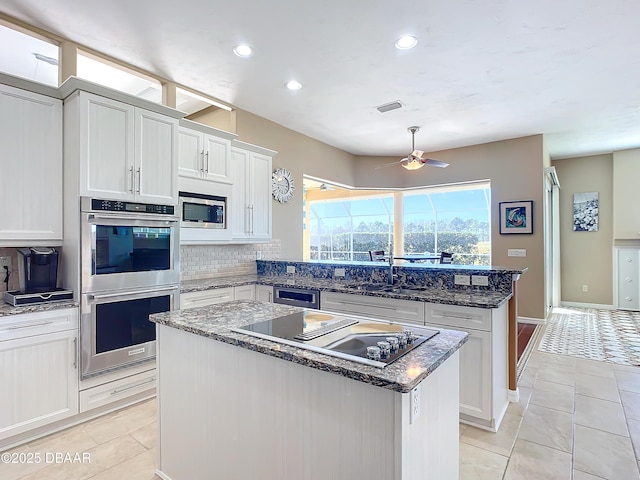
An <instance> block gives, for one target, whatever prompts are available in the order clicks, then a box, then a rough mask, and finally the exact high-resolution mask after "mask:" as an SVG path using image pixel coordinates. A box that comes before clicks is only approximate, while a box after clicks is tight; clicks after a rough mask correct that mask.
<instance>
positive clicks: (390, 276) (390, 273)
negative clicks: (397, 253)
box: [388, 245, 395, 285]
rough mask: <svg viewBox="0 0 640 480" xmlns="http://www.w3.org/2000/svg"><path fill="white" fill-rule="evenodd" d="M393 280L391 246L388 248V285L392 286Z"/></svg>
mask: <svg viewBox="0 0 640 480" xmlns="http://www.w3.org/2000/svg"><path fill="white" fill-rule="evenodd" d="M394 278H395V275H394V273H393V245H391V246H389V278H388V283H389V285H393V279H394Z"/></svg>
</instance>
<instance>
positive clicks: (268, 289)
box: [256, 285, 273, 302]
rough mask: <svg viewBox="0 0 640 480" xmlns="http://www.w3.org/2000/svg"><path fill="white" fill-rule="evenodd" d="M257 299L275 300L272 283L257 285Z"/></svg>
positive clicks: (260, 300) (261, 300)
mask: <svg viewBox="0 0 640 480" xmlns="http://www.w3.org/2000/svg"><path fill="white" fill-rule="evenodd" d="M256 300H258V301H259V302H273V287H272V286H271V285H256Z"/></svg>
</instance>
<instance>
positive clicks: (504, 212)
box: [500, 200, 533, 234]
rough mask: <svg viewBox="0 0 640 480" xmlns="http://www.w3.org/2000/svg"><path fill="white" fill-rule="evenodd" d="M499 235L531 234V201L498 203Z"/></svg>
mask: <svg viewBox="0 0 640 480" xmlns="http://www.w3.org/2000/svg"><path fill="white" fill-rule="evenodd" d="M500 233H501V234H509V233H533V200H521V201H518V202H500Z"/></svg>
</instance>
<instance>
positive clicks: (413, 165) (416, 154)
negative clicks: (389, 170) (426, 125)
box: [376, 127, 449, 170]
mask: <svg viewBox="0 0 640 480" xmlns="http://www.w3.org/2000/svg"><path fill="white" fill-rule="evenodd" d="M407 131H408V132H409V133H411V148H412V150H413V152H411V154H410V155H409V156H407V157H405V158H403V159H401V160H398V161H397V162H391V163H386V164H384V165H379V166H377V167H376V169H378V168H384V167H389V166H391V165H396V164H398V163H399V164H401V165H402V166H403V167H404V168H406V169H407V170H418V169H419V168H422V167H424V166H425V165H429V166H430V167H440V168H445V167H448V166H449V164H448V163H445V162H441V161H440V160H433V159H431V158H422V154H423V153H424V152H423V151H422V150H416V132H418V131H420V127H409V128H407Z"/></svg>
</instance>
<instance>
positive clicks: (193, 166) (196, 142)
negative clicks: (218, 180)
mask: <svg viewBox="0 0 640 480" xmlns="http://www.w3.org/2000/svg"><path fill="white" fill-rule="evenodd" d="M203 143H204V134H203V133H202V132H198V131H196V130H192V129H190V128H185V127H180V128H179V129H178V175H180V176H181V177H191V178H202V175H203V170H204V145H203Z"/></svg>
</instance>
